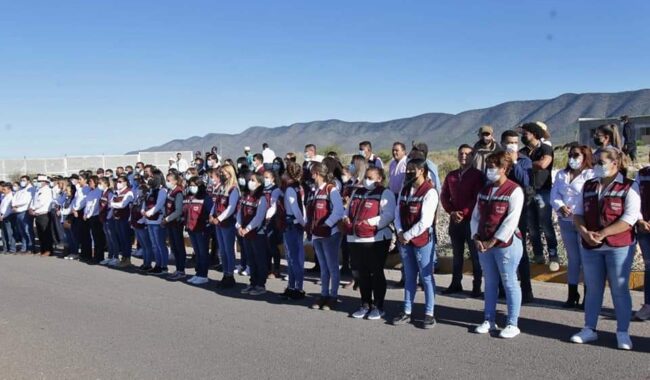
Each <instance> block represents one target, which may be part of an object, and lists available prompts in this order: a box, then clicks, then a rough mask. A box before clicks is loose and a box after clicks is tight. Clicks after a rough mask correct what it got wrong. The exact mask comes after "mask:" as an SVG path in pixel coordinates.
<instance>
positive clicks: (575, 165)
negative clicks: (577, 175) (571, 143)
mask: <svg viewBox="0 0 650 380" xmlns="http://www.w3.org/2000/svg"><path fill="white" fill-rule="evenodd" d="M569 167H570V168H571V169H573V170H578V169H580V168H581V167H582V158H569Z"/></svg>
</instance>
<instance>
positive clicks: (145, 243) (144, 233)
mask: <svg viewBox="0 0 650 380" xmlns="http://www.w3.org/2000/svg"><path fill="white" fill-rule="evenodd" d="M134 230H135V238H136V240H137V241H138V243H139V244H140V248H142V261H143V264H144V265H145V266H151V262H152V261H153V247H152V245H151V237H150V236H149V230H148V229H147V228H134Z"/></svg>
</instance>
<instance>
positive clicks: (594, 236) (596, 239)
mask: <svg viewBox="0 0 650 380" xmlns="http://www.w3.org/2000/svg"><path fill="white" fill-rule="evenodd" d="M581 235H582V238H583V239H585V242H586V243H587V245H589V246H592V247H595V246H597V245H599V244H601V243H602V238H601V237H600V235H599V234H598V233H597V232H594V231H586V232H584V233H582V234H581Z"/></svg>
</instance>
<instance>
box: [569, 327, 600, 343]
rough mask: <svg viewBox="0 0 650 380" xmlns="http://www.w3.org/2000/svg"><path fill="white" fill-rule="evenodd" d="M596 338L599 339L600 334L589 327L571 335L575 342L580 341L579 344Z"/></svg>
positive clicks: (572, 340)
mask: <svg viewBox="0 0 650 380" xmlns="http://www.w3.org/2000/svg"><path fill="white" fill-rule="evenodd" d="M596 339H598V334H596V332H595V331H594V330H592V329H590V328H588V327H585V328H583V329H582V330H580V332H579V333H577V334H575V335H573V336H572V337H571V342H573V343H578V344H584V343H589V342H593V341H595V340H596Z"/></svg>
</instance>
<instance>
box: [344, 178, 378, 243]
mask: <svg viewBox="0 0 650 380" xmlns="http://www.w3.org/2000/svg"><path fill="white" fill-rule="evenodd" d="M384 190H385V188H384V187H383V186H376V187H375V188H374V189H372V191H369V190H368V189H366V188H365V187H361V188H357V189H356V190H355V191H354V192H353V193H352V195H351V197H350V205H349V206H348V208H349V210H350V224H349V225H347V226H346V227H347V231H346V232H347V234H348V235H355V236H358V237H360V238H370V237H374V236H375V235H376V234H377V227H376V226H370V225H368V223H362V222H364V221H366V220H368V219H370V218H374V217H376V216H379V213H380V212H381V195H382V194H383V192H384Z"/></svg>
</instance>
